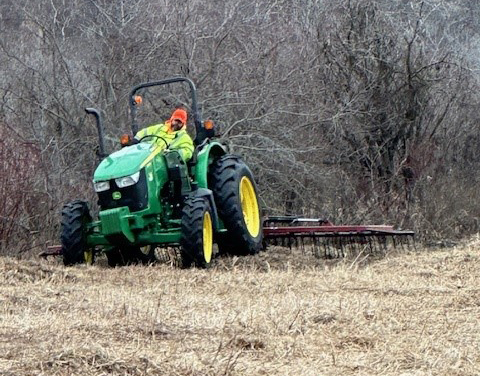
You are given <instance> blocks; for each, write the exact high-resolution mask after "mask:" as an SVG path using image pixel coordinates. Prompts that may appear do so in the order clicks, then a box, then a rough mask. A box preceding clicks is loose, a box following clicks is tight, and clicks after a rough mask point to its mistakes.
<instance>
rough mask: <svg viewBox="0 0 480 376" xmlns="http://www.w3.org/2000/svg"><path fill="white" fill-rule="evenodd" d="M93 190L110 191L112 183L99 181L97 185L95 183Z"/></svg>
mask: <svg viewBox="0 0 480 376" xmlns="http://www.w3.org/2000/svg"><path fill="white" fill-rule="evenodd" d="M93 188H94V189H95V192H103V191H108V190H109V189H110V182H108V181H97V182H96V183H95V182H93Z"/></svg>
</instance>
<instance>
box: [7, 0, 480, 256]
mask: <svg viewBox="0 0 480 376" xmlns="http://www.w3.org/2000/svg"><path fill="white" fill-rule="evenodd" d="M479 16H480V5H478V4H477V3H475V2H471V1H467V0H455V1H449V2H444V1H439V0H425V1H419V2H405V1H389V2H385V1H379V0H350V1H340V0H338V1H325V0H302V1H295V2H291V1H286V0H281V1H275V2H272V1H266V0H248V1H241V2H238V1H235V0H226V1H225V0H221V1H220V0H215V1H209V2H208V3H206V2H203V1H196V0H191V1H170V0H165V1H162V2H159V1H153V0H139V1H133V2H132V1H130V2H126V1H118V2H111V1H107V0H100V1H95V2H91V1H85V0H74V1H65V0H52V1H49V2H38V1H34V0H16V1H11V0H6V1H2V3H1V4H0V20H1V22H0V32H1V36H2V37H1V38H0V67H1V68H0V69H1V70H0V136H1V137H0V143H1V150H0V171H1V176H2V179H1V180H0V200H1V205H0V241H1V246H0V247H1V249H2V250H3V251H5V250H7V249H8V250H10V251H12V250H13V251H14V252H15V253H17V252H26V253H28V252H29V250H31V249H32V247H41V246H43V244H44V242H45V241H47V240H53V239H56V238H57V236H58V223H59V212H60V210H61V207H62V205H63V204H64V203H65V202H66V201H69V200H71V199H75V198H86V199H88V200H89V201H90V202H92V203H94V202H95V197H94V195H93V193H92V189H91V183H90V181H91V176H92V173H93V170H94V168H95V165H96V163H97V156H96V150H97V137H96V129H95V127H94V123H93V121H92V120H91V119H88V118H87V117H86V115H85V114H84V112H83V108H84V107H90V106H95V107H98V108H99V109H101V110H102V112H103V114H104V117H105V120H106V135H107V139H108V142H107V143H108V148H109V150H110V151H111V150H113V149H114V148H118V142H117V141H116V140H117V139H118V136H119V135H120V134H121V133H123V132H125V131H127V130H128V129H129V125H128V124H129V122H128V112H127V102H126V96H127V93H128V91H129V89H130V88H131V87H132V86H133V85H135V84H137V83H139V82H143V81H147V80H152V79H161V78H164V77H169V76H174V75H178V74H180V75H185V76H188V77H190V78H192V79H193V80H194V81H195V82H196V84H197V86H198V89H199V95H200V103H201V106H202V108H203V115H204V117H205V118H211V119H213V120H214V121H215V122H216V124H217V129H218V131H219V134H220V136H221V138H222V139H223V140H224V141H225V142H226V143H228V144H229V145H230V147H231V149H232V151H233V152H235V153H237V154H240V155H243V156H244V157H245V159H246V160H247V162H248V164H249V165H250V166H251V167H252V169H253V171H254V173H255V175H256V177H257V181H258V185H259V188H260V195H261V200H262V205H263V207H264V208H265V213H267V214H274V213H275V214H286V213H299V214H304V215H308V216H319V217H328V218H329V219H330V220H331V221H332V222H334V223H347V222H349V223H359V222H370V223H383V222H390V223H392V224H396V225H398V226H401V227H403V228H407V227H408V228H412V229H414V230H416V231H417V232H418V233H419V234H420V236H421V237H422V238H445V237H448V238H456V237H463V236H466V235H468V234H471V233H474V232H477V231H478V230H479V212H480V207H479V205H480V204H479V202H480V197H479V195H480V193H479V192H480V191H479V190H478V189H477V183H478V181H479V180H480V174H479V172H478V171H479V170H480V169H479V168H478V167H479V162H478V157H477V156H478V154H479V150H480V132H479V130H480V129H479V128H480V122H479V121H478V120H479V115H478V108H479V100H480V96H479V94H478V93H479V90H478V89H479V75H478V68H479V64H478V59H479V56H480V54H479V48H480V46H479V43H478V40H479V39H478V34H479V31H480V29H479V26H478V19H479ZM174 94H175V95H174V96H169V97H166V99H165V100H164V101H163V103H162V104H163V106H159V103H151V104H149V106H150V107H149V108H151V109H152V110H153V111H152V112H151V113H150V118H149V119H148V121H152V122H153V121H161V120H164V119H165V118H166V117H167V116H168V113H169V111H170V110H171V108H172V106H173V104H175V103H176V102H177V101H178V100H179V99H180V100H181V101H185V100H186V97H185V95H184V94H185V93H183V92H182V91H177V92H175V93H174ZM181 94H182V95H183V96H182V95H181ZM149 98H153V93H152V95H151V96H149ZM145 121H147V119H145ZM13 251H12V252H13Z"/></svg>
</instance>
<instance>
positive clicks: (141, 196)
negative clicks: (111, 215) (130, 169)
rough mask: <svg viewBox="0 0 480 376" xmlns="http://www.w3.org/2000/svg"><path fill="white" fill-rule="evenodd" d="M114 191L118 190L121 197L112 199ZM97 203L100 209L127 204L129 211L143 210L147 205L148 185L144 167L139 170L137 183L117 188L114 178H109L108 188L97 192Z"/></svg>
mask: <svg viewBox="0 0 480 376" xmlns="http://www.w3.org/2000/svg"><path fill="white" fill-rule="evenodd" d="M114 192H120V194H121V197H120V198H119V199H116V200H115V199H114V198H113V196H114ZM98 204H99V205H100V208H101V210H105V209H114V208H120V207H122V206H128V208H129V209H130V211H131V212H135V211H139V210H144V209H145V208H146V207H147V205H148V187H147V179H146V177H145V169H142V170H140V178H139V179H138V182H137V184H134V185H131V186H129V187H125V188H118V187H117V184H116V183H115V179H112V180H110V189H109V190H108V191H104V192H99V193H98Z"/></svg>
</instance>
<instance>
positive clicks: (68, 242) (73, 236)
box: [60, 200, 93, 266]
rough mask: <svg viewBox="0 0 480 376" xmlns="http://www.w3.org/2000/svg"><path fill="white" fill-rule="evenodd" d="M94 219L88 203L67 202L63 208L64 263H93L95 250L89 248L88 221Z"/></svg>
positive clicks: (62, 238) (68, 264)
mask: <svg viewBox="0 0 480 376" xmlns="http://www.w3.org/2000/svg"><path fill="white" fill-rule="evenodd" d="M91 220H92V217H91V216H90V211H89V209H88V204H87V203H86V202H85V201H81V200H76V201H73V202H70V203H68V204H65V206H64V207H63V210H62V222H61V235H60V238H61V241H62V254H63V263H64V264H65V265H66V266H70V265H75V264H81V263H84V262H86V261H87V262H89V263H93V252H92V250H87V232H86V227H87V223H88V222H90V221H91Z"/></svg>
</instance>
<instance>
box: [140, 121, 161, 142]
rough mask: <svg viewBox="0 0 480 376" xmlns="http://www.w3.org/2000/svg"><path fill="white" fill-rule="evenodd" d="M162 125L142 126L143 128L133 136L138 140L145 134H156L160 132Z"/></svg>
mask: <svg viewBox="0 0 480 376" xmlns="http://www.w3.org/2000/svg"><path fill="white" fill-rule="evenodd" d="M163 126H164V124H154V125H150V126H149V127H147V128H143V129H141V130H139V131H138V132H137V134H136V135H135V138H136V139H137V140H140V139H142V138H143V137H145V136H152V135H158V134H159V133H160V132H161V129H162V127H163Z"/></svg>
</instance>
